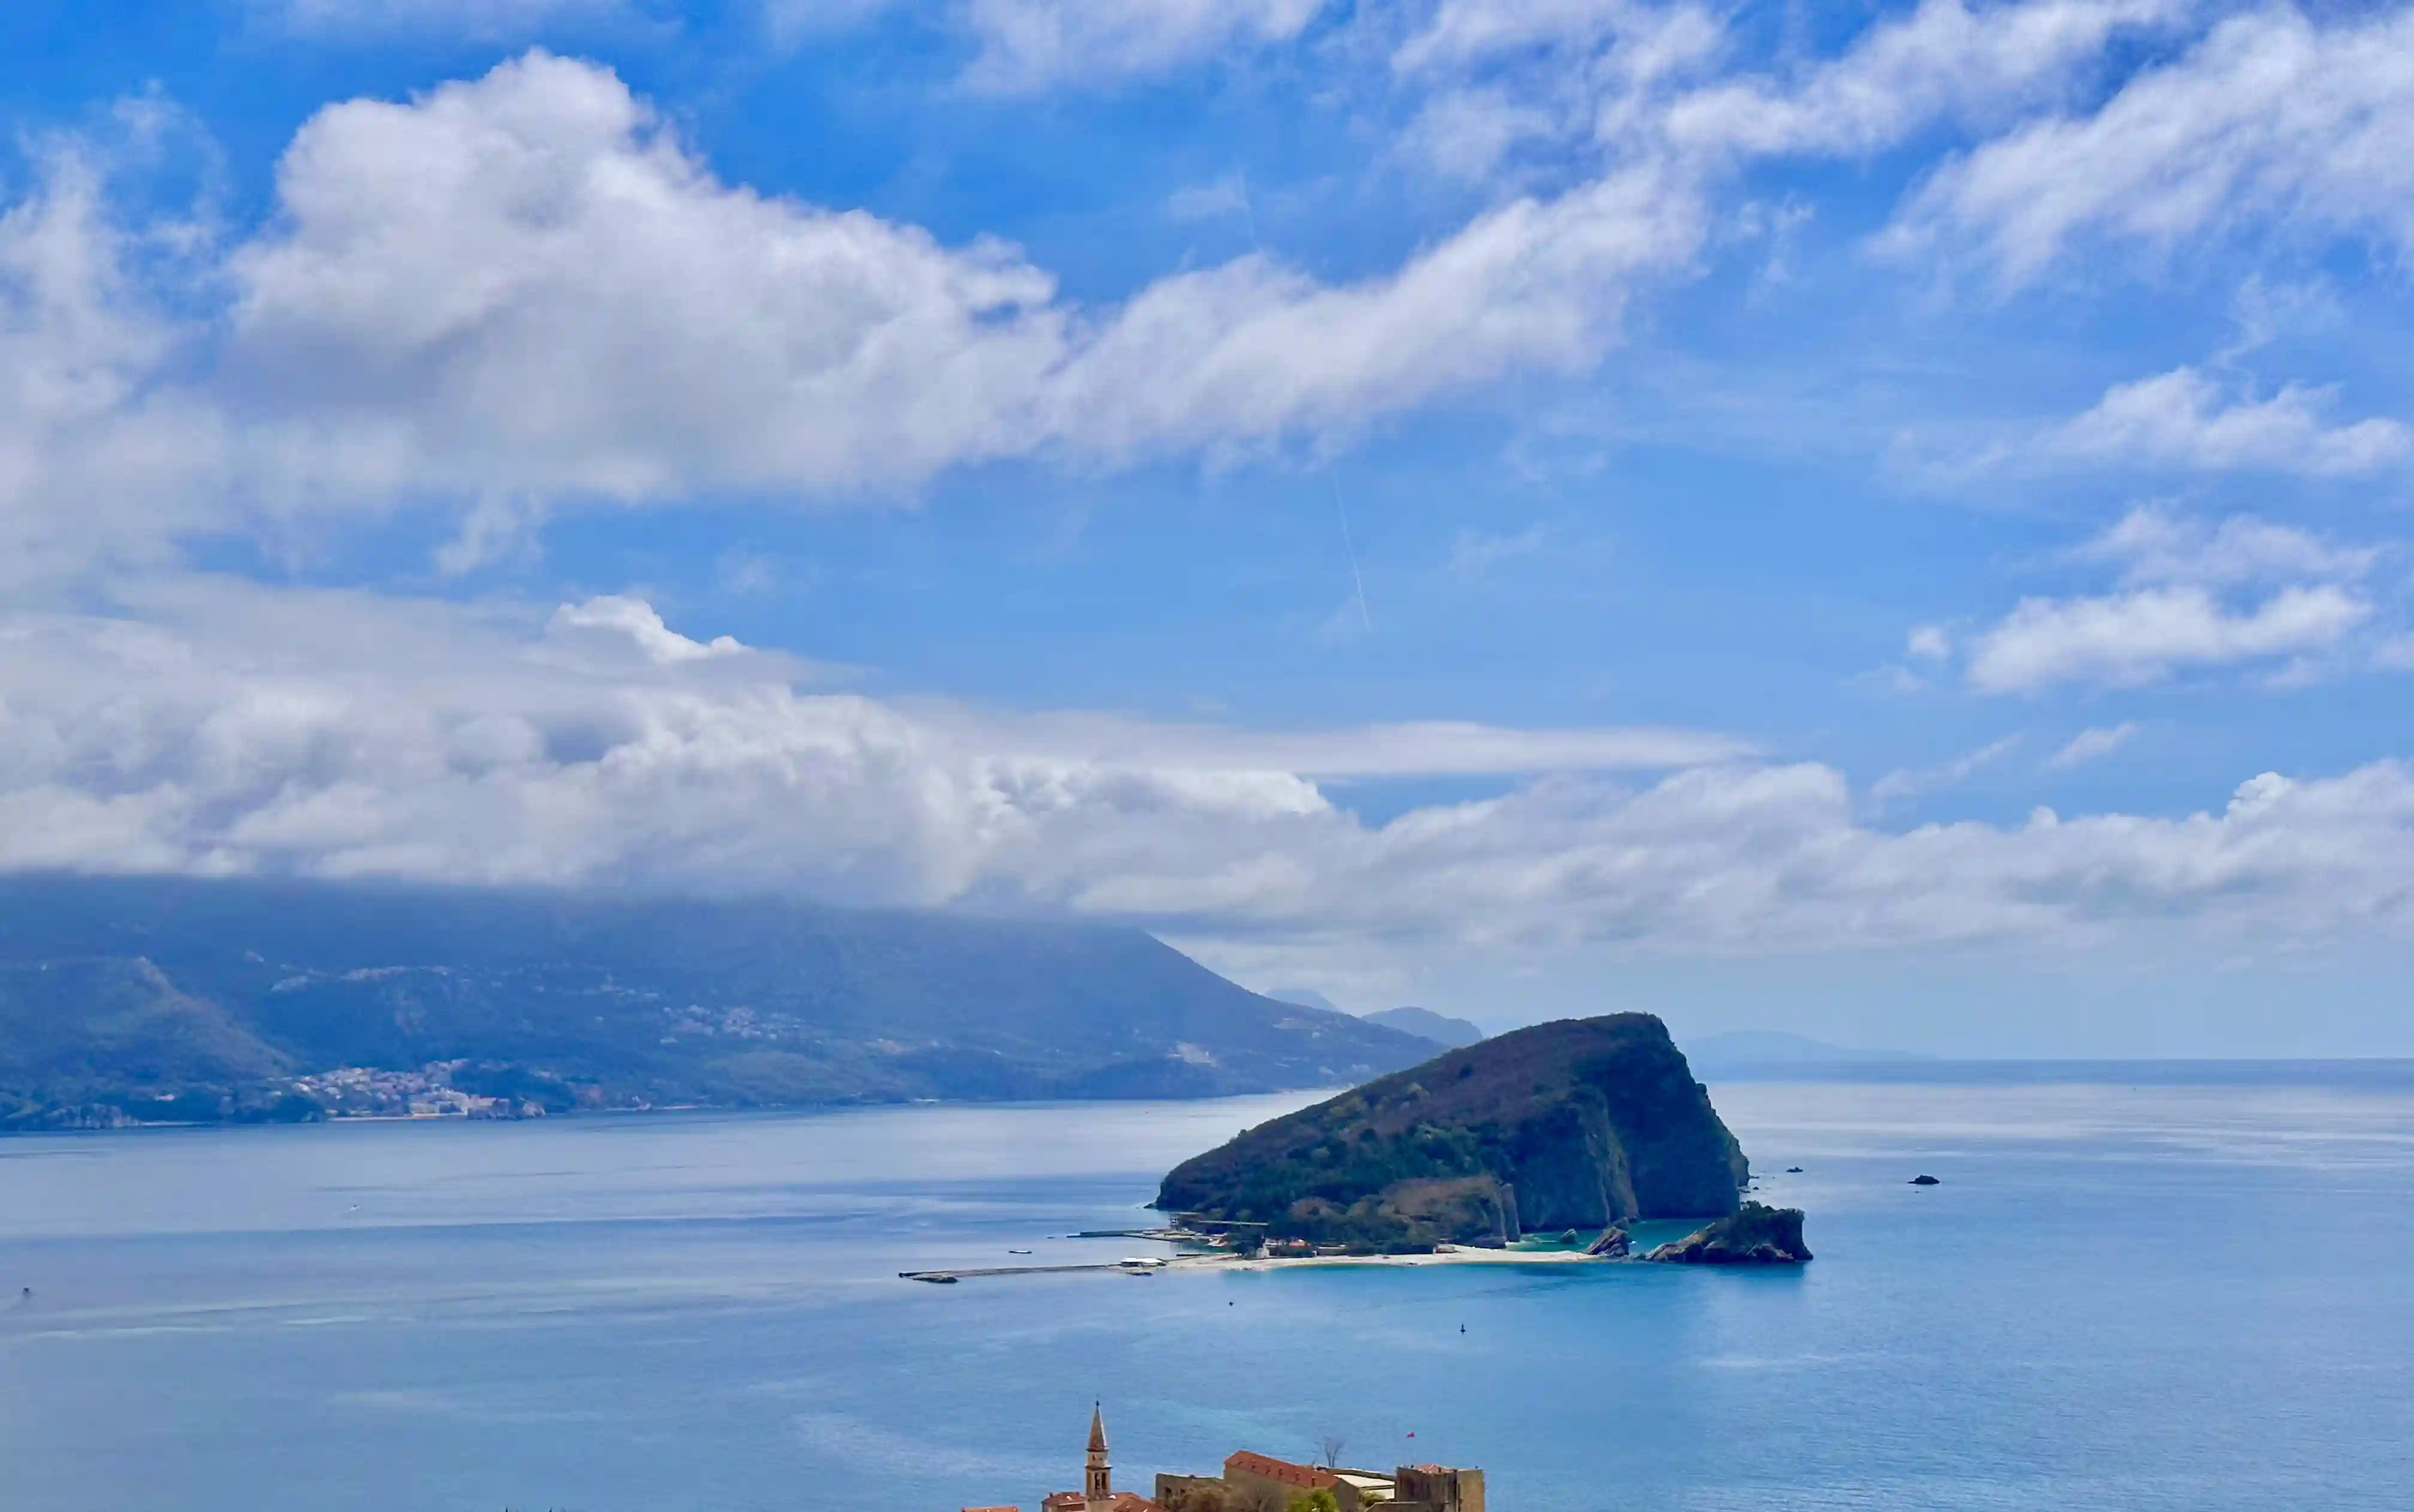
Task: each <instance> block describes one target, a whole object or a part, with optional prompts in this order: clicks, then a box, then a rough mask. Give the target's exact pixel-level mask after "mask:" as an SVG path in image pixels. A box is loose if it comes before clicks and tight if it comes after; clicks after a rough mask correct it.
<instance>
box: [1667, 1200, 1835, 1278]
mask: <svg viewBox="0 0 2414 1512" xmlns="http://www.w3.org/2000/svg"><path fill="white" fill-rule="evenodd" d="M1643 1258H1644V1259H1646V1260H1658V1261H1662V1262H1666V1263H1668V1264H1671V1265H1800V1264H1802V1263H1803V1262H1804V1261H1806V1260H1808V1259H1810V1246H1809V1245H1807V1244H1805V1243H1803V1242H1802V1209H1800V1208H1799V1207H1769V1206H1765V1205H1762V1204H1760V1203H1746V1204H1744V1205H1742V1206H1741V1207H1739V1208H1737V1209H1736V1211H1735V1212H1733V1213H1731V1214H1729V1215H1728V1216H1727V1217H1725V1218H1722V1219H1720V1220H1718V1221H1717V1222H1715V1223H1713V1224H1711V1225H1709V1226H1708V1227H1707V1228H1705V1229H1700V1230H1697V1231H1695V1232H1694V1233H1691V1234H1689V1235H1685V1236H1684V1237H1683V1238H1681V1239H1678V1240H1676V1242H1675V1243H1674V1244H1663V1245H1661V1247H1660V1248H1659V1249H1657V1250H1652V1251H1651V1252H1650V1253H1649V1254H1647V1255H1646V1256H1644V1257H1643Z"/></svg>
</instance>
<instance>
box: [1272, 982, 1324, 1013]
mask: <svg viewBox="0 0 2414 1512" xmlns="http://www.w3.org/2000/svg"><path fill="white" fill-rule="evenodd" d="M1266 996H1268V997H1271V998H1273V999H1274V1001H1275V1002H1277V1003H1297V1004H1298V1005H1299V1006H1300V1007H1302V1008H1320V1009H1322V1010H1325V1011H1326V1012H1328V1013H1338V1012H1340V1011H1341V1006H1340V1005H1339V1004H1337V1003H1335V1002H1334V1000H1333V999H1332V998H1330V997H1327V996H1324V995H1323V994H1322V993H1320V992H1318V991H1317V990H1316V989H1315V988H1313V987H1277V988H1275V989H1274V991H1272V992H1270V993H1268V994H1266Z"/></svg>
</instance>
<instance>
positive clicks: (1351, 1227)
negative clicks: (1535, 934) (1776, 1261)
mask: <svg viewBox="0 0 2414 1512" xmlns="http://www.w3.org/2000/svg"><path fill="white" fill-rule="evenodd" d="M1746 1175H1747V1169H1746V1166H1745V1163H1744V1158H1743V1152H1742V1151H1741V1150H1740V1149H1739V1148H1737V1147H1736V1142H1735V1138H1734V1136H1733V1135H1732V1134H1730V1133H1728V1131H1727V1128H1726V1125H1725V1124H1723V1123H1721V1121H1720V1119H1719V1115H1718V1113H1717V1111H1716V1110H1715V1109H1713V1108H1712V1107H1711V1106H1710V1100H1709V1094H1708V1093H1707V1092H1706V1091H1705V1090H1704V1089H1703V1087H1702V1086H1701V1085H1700V1084H1698V1083H1696V1082H1695V1081H1694V1080H1693V1078H1692V1073H1691V1070H1688V1068H1687V1067H1686V1064H1685V1057H1684V1055H1682V1054H1681V1053H1680V1052H1678V1050H1677V1049H1676V1044H1675V1043H1674V1042H1673V1041H1672V1040H1670V1039H1669V1038H1668V1030H1667V1027H1666V1025H1662V1024H1661V1022H1660V1021H1659V1019H1657V1018H1655V1017H1653V1016H1652V1015H1650V1014H1647V1013H1618V1014H1613V1015H1611V1016H1608V1017H1605V1018H1595V1019H1573V1020H1567V1021H1563V1022H1560V1023H1557V1024H1543V1025H1536V1026H1535V1027H1533V1028H1530V1029H1520V1030H1518V1031H1516V1032H1514V1033H1512V1034H1504V1035H1501V1036H1499V1037H1498V1038H1496V1039H1492V1040H1484V1041H1483V1042H1482V1043H1481V1044H1475V1045H1469V1046H1468V1047H1466V1048H1464V1049H1460V1050H1453V1051H1451V1052H1449V1053H1448V1054H1446V1055H1439V1056H1437V1057H1435V1058H1434V1059H1432V1060H1429V1061H1427V1062H1425V1063H1424V1064H1423V1065H1422V1066H1417V1067H1413V1068H1411V1069H1409V1070H1405V1071H1399V1072H1395V1073H1394V1074H1393V1075H1390V1076H1386V1077H1383V1078H1381V1079H1379V1080H1378V1081H1373V1082H1369V1083H1367V1084H1366V1085H1363V1086H1361V1087H1359V1088H1357V1089H1356V1090H1354V1091H1351V1092H1347V1093H1344V1094H1343V1095H1341V1096H1340V1097H1337V1098H1334V1099H1333V1100H1330V1101H1327V1102H1321V1103H1319V1104H1317V1105H1316V1106H1315V1107H1312V1108H1306V1109H1304V1110H1302V1111H1301V1112H1298V1113H1295V1114H1291V1115H1289V1116H1287V1117H1283V1118H1277V1119H1275V1120H1274V1121H1273V1122H1271V1123H1266V1124H1261V1125H1259V1127H1258V1128H1256V1129H1252V1130H1248V1131H1247V1132H1245V1133H1244V1134H1242V1135H1241V1136H1240V1137H1239V1138H1237V1139H1235V1140H1233V1141H1232V1142H1231V1143H1229V1144H1228V1145H1224V1146H1223V1147H1221V1148H1219V1149H1215V1150H1211V1151H1209V1152H1208V1153H1206V1154H1204V1155H1201V1156H1199V1157H1197V1158H1195V1159H1193V1160H1186V1161H1185V1162H1184V1163H1183V1164H1181V1165H1180V1166H1178V1167H1176V1168H1175V1169H1174V1170H1173V1171H1172V1173H1171V1174H1170V1175H1167V1176H1166V1178H1165V1181H1164V1184H1163V1186H1162V1188H1161V1189H1160V1190H1159V1191H1158V1194H1157V1202H1156V1205H1157V1206H1158V1207H1160V1208H1163V1209H1165V1210H1167V1211H1169V1212H1177V1213H1191V1214H1196V1215H1198V1216H1200V1217H1202V1218H1211V1219H1217V1220H1227V1221H1243V1222H1262V1223H1265V1224H1267V1225H1268V1228H1269V1231H1270V1232H1271V1233H1272V1234H1273V1235H1275V1236H1276V1237H1286V1236H1288V1237H1299V1238H1308V1239H1315V1240H1318V1241H1319V1242H1329V1243H1341V1244H1348V1245H1350V1246H1352V1247H1355V1248H1361V1249H1384V1250H1398V1249H1415V1248H1422V1247H1425V1246H1429V1245H1431V1244H1434V1243H1438V1242H1441V1241H1444V1240H1449V1241H1455V1242H1476V1243H1483V1242H1493V1243H1498V1242H1502V1241H1504V1240H1507V1239H1513V1238H1515V1237H1516V1236H1517V1235H1518V1234H1519V1232H1520V1231H1521V1230H1523V1229H1537V1230H1542V1229H1585V1230H1594V1231H1597V1230H1599V1229H1601V1228H1602V1227H1604V1226H1606V1225H1608V1224H1610V1223H1613V1222H1617V1221H1619V1220H1625V1219H1630V1218H1697V1217H1698V1218H1714V1217H1720V1216H1723V1215H1725V1214H1728V1213H1732V1212H1734V1211H1735V1210H1736V1202H1737V1194H1738V1191H1739V1190H1740V1188H1741V1187H1742V1185H1743V1182H1744V1178H1745V1176H1746Z"/></svg>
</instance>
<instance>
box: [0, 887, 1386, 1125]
mask: <svg viewBox="0 0 2414 1512" xmlns="http://www.w3.org/2000/svg"><path fill="white" fill-rule="evenodd" d="M1431 1049H1432V1047H1431V1046H1430V1045H1429V1044H1427V1043H1426V1042H1425V1041H1423V1040H1418V1039H1415V1038H1413V1037H1411V1036H1408V1035H1404V1034H1400V1033H1398V1032H1396V1031H1394V1030H1391V1029H1387V1028H1384V1027H1382V1026H1380V1025H1372V1024H1367V1023H1365V1022H1363V1020H1359V1019H1355V1018H1352V1017H1349V1015H1347V1014H1343V1013H1335V1012H1331V1011H1326V1010H1318V1009H1314V1008H1307V1007H1302V1006H1298V1005H1293V1004H1288V1003H1280V1002H1276V1001H1274V1000H1273V999H1271V998H1266V997H1261V996H1258V995H1256V994H1254V993H1251V992H1248V991H1246V990H1244V989H1243V988H1241V987H1239V986H1236V985H1234V984H1233V983H1231V982H1229V981H1225V980H1224V979H1223V978H1221V977H1219V976H1216V975H1215V974H1214V972H1211V971H1209V970H1207V969H1206V968H1205V967H1203V966H1200V965H1198V964H1197V963H1196V962H1194V961H1191V960H1190V959H1189V958H1188V957H1186V956H1184V955H1182V954H1181V953H1180V952H1178V951H1174V950H1172V949H1171V948H1170V947H1168V946H1166V945H1164V944H1162V943H1160V942H1159V941H1157V940H1155V939H1154V938H1152V937H1150V936H1147V935H1145V934H1142V933H1140V931H1138V930H1132V929H1125V928H1118V927H1113V926H1106V925H1088V924H1059V923H1034V922H1028V921H1003V920H994V919H976V918H966V917H961V916H953V915H944V914H930V913H913V912H902V911H887V912H875V911H853V910H847V909H840V908H831V907H825V906H815V905H811V904H804V903H797V902H793V901H786V900H776V901H774V900H754V901H739V902H709V901H698V900H693V899H663V898H633V897H607V896H598V895H592V894H585V893H569V892H548V891H481V890H445V889H417V888H402V887H388V886H370V885H350V884H332V883H315V882H225V881H194V880H187V879H161V878H142V879H124V878H88V877H62V876H15V877H8V878H0V1121H6V1122H12V1123H16V1124H19V1125H23V1124H26V1123H40V1122H44V1121H52V1122H57V1121H74V1120H77V1119H82V1120H83V1121H104V1122H105V1121H112V1120H113V1119H114V1118H116V1117H118V1116H134V1117H138V1118H139V1117H152V1116H165V1117H179V1118H184V1117H207V1116H235V1117H245V1116H272V1115H273V1116H297V1115H308V1114H309V1113H311V1112H312V1111H313V1110H312V1109H311V1108H310V1106H309V1105H307V1104H306V1103H303V1102H298V1101H296V1100H294V1098H293V1097H292V1095H291V1093H292V1083H293V1080H294V1079H295V1078H296V1077H300V1076H304V1075H306V1074H309V1073H313V1072H320V1071H326V1070H334V1069H335V1068H339V1067H369V1068H383V1069H387V1070H420V1069H422V1068H425V1067H426V1066H428V1065H429V1064H430V1063H449V1062H460V1063H461V1064H460V1065H459V1066H458V1068H457V1069H454V1070H450V1071H449V1072H447V1073H446V1074H447V1077H448V1079H449V1080H450V1082H451V1084H452V1085H454V1086H456V1087H459V1088H461V1089H463V1090H465V1091H471V1092H484V1093H492V1094H501V1095H508V1096H510V1097H513V1098H514V1099H519V1098H526V1099H529V1100H535V1101H538V1102H541V1103H544V1104H545V1105H548V1106H551V1107H554V1108H557V1109H559V1108H569V1107H575V1106H635V1105H645V1104H654V1105H660V1104H663V1103H673V1102H680V1103H687V1102H701V1103H710V1104H717V1105H780V1104H806V1103H820V1102H842V1101H864V1100H906V1099H913V1098H950V1099H980V1100H997V1099H1022V1098H1041V1097H1065V1098H1098V1097H1109V1098H1112V1097H1186V1096H1206V1095H1213V1094H1220V1093H1230V1092H1247V1091H1262V1090H1272V1089H1275V1088H1281V1087H1293V1086H1315V1085H1334V1084H1341V1083H1349V1082H1353V1081H1358V1080H1361V1079H1363V1078H1364V1077H1366V1076H1370V1075H1375V1074H1378V1073H1380V1072H1382V1071H1386V1070H1393V1069H1395V1068H1397V1067H1400V1066H1405V1065H1408V1064H1411V1063H1413V1062H1415V1061H1418V1060H1420V1059H1423V1057H1424V1056H1425V1055H1428V1054H1430V1053H1431ZM79 1109H81V1110H82V1112H81V1113H79V1112H76V1111H75V1110H79ZM112 1109H115V1110H118V1112H116V1113H112V1112H111V1111H110V1110H112Z"/></svg>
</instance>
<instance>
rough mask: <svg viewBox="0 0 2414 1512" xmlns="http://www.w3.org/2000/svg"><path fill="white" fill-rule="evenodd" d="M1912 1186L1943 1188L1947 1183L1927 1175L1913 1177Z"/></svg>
mask: <svg viewBox="0 0 2414 1512" xmlns="http://www.w3.org/2000/svg"><path fill="white" fill-rule="evenodd" d="M1911 1184H1912V1185H1913V1186H1915V1187H1941V1186H1943V1185H1945V1183H1943V1182H1941V1181H1939V1180H1937V1179H1936V1178H1935V1177H1934V1176H1931V1175H1926V1174H1922V1175H1915V1176H1914V1177H1912V1178H1911Z"/></svg>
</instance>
